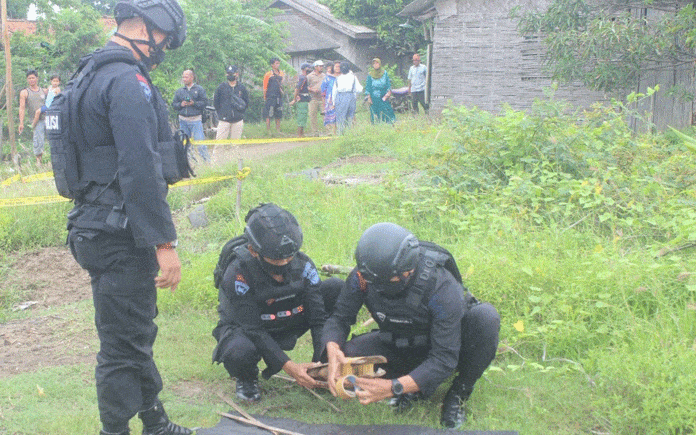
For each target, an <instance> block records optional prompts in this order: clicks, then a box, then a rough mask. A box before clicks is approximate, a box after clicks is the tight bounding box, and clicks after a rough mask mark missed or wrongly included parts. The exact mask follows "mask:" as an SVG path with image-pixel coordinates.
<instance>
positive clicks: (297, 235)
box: [213, 203, 343, 402]
mask: <svg viewBox="0 0 696 435" xmlns="http://www.w3.org/2000/svg"><path fill="white" fill-rule="evenodd" d="M245 221H246V223H247V225H246V228H245V229H244V236H245V237H246V240H245V242H246V243H243V244H241V245H240V246H237V247H236V248H234V255H233V256H232V257H233V258H232V260H231V262H230V263H229V265H228V266H227V267H226V268H224V269H223V270H224V275H222V280H221V282H220V285H219V296H218V300H219V303H220V304H219V306H218V313H219V314H220V320H219V321H218V324H217V327H216V328H215V329H214V330H213V336H214V337H215V338H216V339H217V341H218V345H217V347H216V348H215V350H214V352H213V361H215V362H218V363H222V364H223V365H224V366H225V369H227V371H228V373H229V374H230V376H232V377H234V378H237V383H236V393H237V397H239V398H240V399H242V400H247V401H254V402H255V401H259V400H261V391H260V390H259V384H258V367H257V364H258V362H259V361H260V360H261V358H263V360H264V361H265V363H266V366H267V368H266V369H265V370H264V371H263V376H264V378H266V379H268V378H270V377H271V376H272V375H274V374H275V373H278V372H279V371H280V370H281V369H282V370H284V371H285V372H286V373H287V374H288V375H290V376H292V377H293V378H294V379H295V380H296V381H297V383H298V384H300V385H302V386H304V387H309V388H312V387H315V386H316V385H317V382H316V381H315V380H314V379H312V378H311V377H309V376H308V375H307V369H308V368H309V367H312V366H313V365H315V364H313V363H302V364H300V363H296V362H294V361H292V360H291V359H290V358H289V357H288V356H287V354H286V353H285V352H284V351H286V350H292V349H293V348H294V347H295V344H296V342H297V339H298V338H299V337H301V336H302V335H303V334H304V333H305V332H307V330H310V331H311V333H312V344H313V346H314V355H313V357H312V361H319V356H320V355H321V352H322V348H321V347H320V345H321V330H322V327H323V326H324V322H325V321H326V317H327V311H330V309H331V308H332V307H333V305H334V303H335V301H336V298H337V297H338V294H339V293H340V291H341V287H342V285H343V282H342V281H341V280H339V279H336V278H332V279H329V280H326V281H324V282H321V279H320V278H319V273H318V272H317V269H316V268H315V266H314V263H313V262H312V260H311V259H310V258H309V257H308V256H307V255H305V254H304V253H303V252H300V247H301V246H302V230H301V229H300V226H299V224H298V223H297V220H296V219H295V217H294V216H293V215H292V214H290V213H289V212H288V211H287V210H284V209H282V208H280V207H278V206H277V205H275V204H271V203H268V204H261V205H260V206H258V207H256V208H254V209H252V210H251V211H250V212H249V213H248V214H247V216H246V218H245ZM233 240H234V239H233ZM223 252H224V248H223ZM222 258H223V256H222V255H221V259H222ZM218 267H220V264H218Z"/></svg>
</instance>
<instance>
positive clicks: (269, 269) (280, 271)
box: [258, 257, 291, 276]
mask: <svg viewBox="0 0 696 435" xmlns="http://www.w3.org/2000/svg"><path fill="white" fill-rule="evenodd" d="M258 260H259V264H260V265H261V269H262V270H263V271H264V272H266V273H267V274H269V275H282V276H285V274H287V273H289V272H290V263H291V262H290V263H288V264H284V265H282V266H277V265H275V264H271V263H269V262H267V261H266V260H264V259H262V258H260V257H259V259H258Z"/></svg>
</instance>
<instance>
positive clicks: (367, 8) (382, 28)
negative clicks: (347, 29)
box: [320, 0, 426, 56]
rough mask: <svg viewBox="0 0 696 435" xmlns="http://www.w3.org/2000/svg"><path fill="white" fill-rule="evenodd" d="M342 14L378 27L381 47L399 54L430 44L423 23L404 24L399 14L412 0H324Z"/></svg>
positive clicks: (338, 13)
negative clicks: (410, 25)
mask: <svg viewBox="0 0 696 435" xmlns="http://www.w3.org/2000/svg"><path fill="white" fill-rule="evenodd" d="M320 1H321V3H324V4H326V5H327V6H328V7H329V8H330V9H331V12H332V13H333V14H334V15H336V16H337V17H339V18H343V19H345V20H347V21H349V22H353V23H357V24H360V25H363V26H366V27H369V28H371V29H374V30H375V31H376V32H377V35H378V36H379V40H380V45H381V46H382V47H381V48H382V49H383V50H386V51H390V52H393V53H394V54H396V55H398V56H402V55H404V54H407V53H413V52H416V51H420V50H423V49H424V48H425V46H426V42H425V38H424V37H423V31H422V29H421V26H414V27H412V28H408V27H401V26H399V24H401V23H403V21H404V19H403V18H399V17H397V16H396V14H397V13H398V12H400V11H401V10H402V9H403V8H404V6H406V5H407V4H408V3H410V1H409V0H320Z"/></svg>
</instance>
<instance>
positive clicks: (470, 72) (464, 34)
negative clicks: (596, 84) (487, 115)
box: [431, 0, 604, 112]
mask: <svg viewBox="0 0 696 435" xmlns="http://www.w3.org/2000/svg"><path fill="white" fill-rule="evenodd" d="M438 3H440V2H438ZM520 3H521V2H519V1H511V0H492V1H491V0H488V1H482V0H459V1H457V3H456V7H457V9H456V11H457V12H456V14H454V15H450V16H448V17H446V18H442V16H443V14H442V13H440V14H438V18H436V19H435V31H434V38H433V39H434V41H433V69H432V91H431V105H432V108H433V110H435V111H440V110H442V109H443V108H444V106H445V105H446V104H447V103H448V101H451V102H452V103H454V104H464V105H467V106H478V107H479V108H481V109H484V110H489V111H493V112H497V111H498V110H499V109H500V107H501V105H502V104H504V103H508V104H510V106H512V107H513V108H515V109H527V108H529V107H531V105H532V103H533V102H534V99H535V98H542V97H543V96H544V92H543V90H544V88H548V87H549V86H551V84H552V82H551V80H550V78H549V77H548V76H547V75H545V74H544V73H543V72H542V55H543V50H544V48H543V43H542V42H541V40H540V39H539V38H524V37H522V36H520V35H519V33H518V31H517V27H516V22H515V21H513V20H512V19H511V18H510V16H509V15H510V9H511V8H512V7H514V6H516V5H519V4H520ZM537 3H538V2H537ZM449 10H450V11H453V8H451V9H449ZM556 96H557V97H558V98H564V99H568V100H570V101H573V102H574V103H575V104H578V105H582V106H587V105H590V104H592V103H593V102H595V101H598V100H602V99H603V98H604V95H603V94H601V93H598V92H591V91H589V90H587V89H585V88H583V87H582V86H572V85H570V86H569V85H565V86H561V87H559V89H558V91H557V92H556Z"/></svg>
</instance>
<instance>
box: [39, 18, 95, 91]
mask: <svg viewBox="0 0 696 435" xmlns="http://www.w3.org/2000/svg"><path fill="white" fill-rule="evenodd" d="M99 18H100V15H99V13H98V12H97V11H96V10H95V9H93V8H92V7H90V6H85V5H80V6H78V7H77V8H70V9H61V10H60V11H58V12H56V13H53V14H50V15H49V16H48V17H47V18H46V20H43V21H39V22H38V25H37V30H38V35H40V36H41V37H43V38H44V39H45V40H47V41H52V42H51V43H50V45H49V47H48V48H47V51H48V54H49V56H50V59H51V62H50V68H49V69H50V70H51V71H60V72H62V73H63V74H62V75H63V80H64V81H66V80H67V78H69V77H70V74H71V73H72V72H73V71H74V70H75V69H76V66H77V64H78V62H79V61H80V58H81V57H82V56H84V55H85V54H87V53H90V52H92V51H93V50H95V49H96V48H98V47H101V46H102V45H104V41H105V39H106V35H105V32H104V28H103V27H102V25H101V22H100V21H99Z"/></svg>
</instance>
